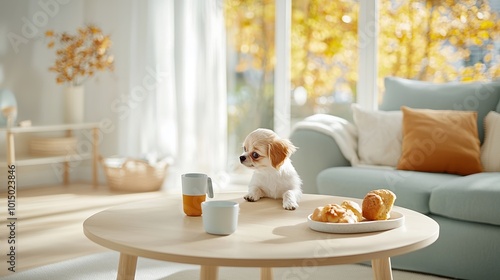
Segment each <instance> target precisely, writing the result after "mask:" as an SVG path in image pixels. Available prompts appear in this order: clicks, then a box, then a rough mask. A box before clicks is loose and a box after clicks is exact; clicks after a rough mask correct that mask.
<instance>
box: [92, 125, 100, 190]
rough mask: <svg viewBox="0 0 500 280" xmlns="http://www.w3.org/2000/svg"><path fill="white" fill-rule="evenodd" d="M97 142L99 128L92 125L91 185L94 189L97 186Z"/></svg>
mask: <svg viewBox="0 0 500 280" xmlns="http://www.w3.org/2000/svg"><path fill="white" fill-rule="evenodd" d="M98 142H99V129H98V128H97V127H94V128H93V129H92V148H93V150H92V151H93V155H92V185H93V186H94V189H96V188H97V184H98V183H97V175H98V173H97V165H98V164H99V150H98Z"/></svg>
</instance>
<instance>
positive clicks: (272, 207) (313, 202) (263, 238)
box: [83, 193, 439, 267]
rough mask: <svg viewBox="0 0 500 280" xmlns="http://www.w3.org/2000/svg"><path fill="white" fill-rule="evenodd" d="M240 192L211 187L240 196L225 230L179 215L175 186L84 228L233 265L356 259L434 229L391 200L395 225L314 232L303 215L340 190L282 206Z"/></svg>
mask: <svg viewBox="0 0 500 280" xmlns="http://www.w3.org/2000/svg"><path fill="white" fill-rule="evenodd" d="M243 195H244V194H243V193H229V194H215V198H213V199H212V200H232V201H236V202H239V203H240V214H239V221H238V228H237V229H236V232H235V233H233V234H231V235H228V236H217V235H211V234H208V233H206V232H205V231H204V229H203V224H202V217H188V216H186V215H184V213H183V211H182V197H181V195H180V194H177V195H164V196H161V197H158V198H154V199H150V200H146V201H141V202H135V203H130V204H126V205H121V206H116V207H113V208H110V209H108V210H104V211H102V212H99V213H97V214H95V215H93V216H91V217H89V218H88V219H87V220H86V221H85V222H84V224H83V228H84V233H85V235H86V236H87V237H88V238H89V239H90V240H92V241H94V242H95V243H97V244H100V245H102V246H104V247H107V248H109V249H112V250H115V251H119V252H121V253H125V254H128V255H133V256H139V257H146V258H152V259H158V260H164V261H172V262H178V263H190V264H199V265H213V266H238V267H283V266H296V265H297V266H311V265H332V264H345V263H356V262H361V261H367V260H371V259H378V258H387V257H391V256H395V255H400V254H405V253H408V252H412V251H415V250H418V249H421V248H424V247H426V246H428V245H430V244H432V243H433V242H434V241H435V240H437V238H438V236H439V225H438V224H437V223H436V222H435V221H434V220H432V219H431V218H429V217H427V216H425V215H422V214H420V213H417V212H415V211H412V210H408V209H404V208H401V207H396V206H395V207H394V208H393V210H394V211H397V212H400V213H402V214H403V215H404V216H405V224H404V225H403V226H401V227H399V228H396V229H392V230H387V231H379V232H371V233H356V234H331V233H323V232H316V231H313V230H311V229H310V228H309V227H308V225H307V217H308V215H309V214H311V213H312V212H313V210H314V209H315V208H316V207H318V206H324V205H326V204H328V203H339V204H340V202H342V201H343V200H344V199H346V198H342V197H334V196H326V195H308V194H304V195H303V196H302V198H301V201H300V203H299V208H298V209H296V210H295V211H289V210H284V209H283V208H282V201H281V200H274V199H269V198H264V199H261V200H259V201H257V202H247V201H245V200H244V199H243ZM352 200H354V201H356V202H358V203H361V201H360V200H358V199H352ZM360 205H361V204H360Z"/></svg>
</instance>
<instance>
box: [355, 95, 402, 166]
mask: <svg viewBox="0 0 500 280" xmlns="http://www.w3.org/2000/svg"><path fill="white" fill-rule="evenodd" d="M352 111H353V117H354V123H355V124H356V127H357V129H358V156H359V160H360V163H361V164H369V165H384V166H392V167H396V166H397V165H398V161H399V157H400V156H401V145H402V140H403V132H402V125H403V113H402V112H401V111H373V110H367V109H363V108H361V107H360V106H359V105H357V104H353V105H352Z"/></svg>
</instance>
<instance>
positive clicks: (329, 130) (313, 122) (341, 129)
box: [293, 114, 359, 166]
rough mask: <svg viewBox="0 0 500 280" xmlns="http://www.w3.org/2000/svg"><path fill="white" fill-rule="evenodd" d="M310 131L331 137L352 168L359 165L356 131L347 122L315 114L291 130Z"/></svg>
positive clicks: (334, 117)
mask: <svg viewBox="0 0 500 280" xmlns="http://www.w3.org/2000/svg"><path fill="white" fill-rule="evenodd" d="M297 129H311V130H315V131H318V132H321V133H324V134H326V135H328V136H330V137H332V138H333V139H334V140H335V142H336V143H337V145H338V146H339V148H340V151H341V152H342V154H343V155H344V157H345V158H346V159H347V160H348V161H350V162H351V165H352V166H356V165H358V164H359V158H358V153H357V150H358V131H357V129H356V126H355V125H354V124H352V123H350V122H349V121H347V120H345V119H343V118H339V117H336V116H332V115H326V114H316V115H312V116H310V117H307V118H305V119H304V120H302V121H300V122H298V123H297V124H296V125H295V126H294V127H293V130H297Z"/></svg>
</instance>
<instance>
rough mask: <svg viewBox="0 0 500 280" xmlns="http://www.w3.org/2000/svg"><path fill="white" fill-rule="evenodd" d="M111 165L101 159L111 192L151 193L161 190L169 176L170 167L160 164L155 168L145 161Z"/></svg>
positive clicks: (124, 161) (127, 161)
mask: <svg viewBox="0 0 500 280" xmlns="http://www.w3.org/2000/svg"><path fill="white" fill-rule="evenodd" d="M114 162H115V163H114V164H110V163H109V161H107V160H105V159H102V158H101V163H102V166H103V167H104V172H105V174H106V179H107V181H108V186H109V188H110V189H111V190H115V191H126V192H150V191H157V190H159V189H160V187H161V185H162V184H163V181H164V180H165V177H166V174H167V168H168V165H167V164H166V163H165V162H159V163H158V164H156V165H155V166H153V165H151V164H149V163H148V162H146V161H143V160H136V159H123V163H122V164H120V165H117V164H116V160H115V161H114Z"/></svg>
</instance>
